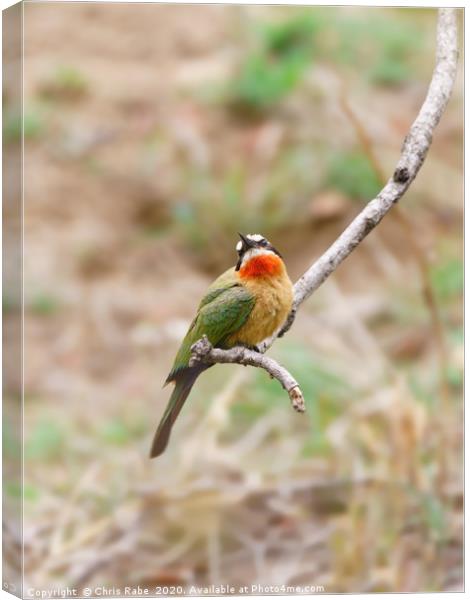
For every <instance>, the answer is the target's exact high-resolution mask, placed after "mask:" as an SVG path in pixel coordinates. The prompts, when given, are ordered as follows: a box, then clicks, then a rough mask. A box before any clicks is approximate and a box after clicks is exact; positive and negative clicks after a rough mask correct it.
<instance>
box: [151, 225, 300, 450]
mask: <svg viewBox="0 0 470 600" xmlns="http://www.w3.org/2000/svg"><path fill="white" fill-rule="evenodd" d="M238 235H239V236H240V240H239V241H238V243H237V245H236V248H235V249H236V252H237V254H238V260H237V263H236V265H235V267H231V268H229V269H228V270H227V271H225V272H224V273H222V275H220V276H219V277H218V278H217V279H216V280H215V281H214V282H213V283H212V284H211V285H210V286H209V288H208V290H207V293H206V294H205V296H204V297H203V298H202V300H201V302H200V303H199V306H198V309H197V313H196V316H195V317H194V319H193V321H192V322H191V325H190V326H189V329H188V332H187V333H186V336H185V337H184V339H183V341H182V343H181V346H180V348H179V350H178V352H177V354H176V357H175V360H174V363H173V366H172V368H171V371H170V373H169V375H168V377H167V379H166V381H165V384H164V385H167V384H169V383H174V384H175V387H174V390H173V392H172V394H171V397H170V399H169V401H168V404H167V407H166V409H165V411H164V413H163V416H162V418H161V420H160V424H159V426H158V429H157V431H156V433H155V436H154V438H153V442H152V446H151V450H150V458H155V457H157V456H159V455H161V454H162V453H163V452H164V451H165V449H166V447H167V445H168V441H169V438H170V433H171V430H172V427H173V424H174V422H175V420H176V418H177V417H178V415H179V413H180V411H181V408H182V407H183V404H184V402H185V401H186V399H187V397H188V395H189V393H190V391H191V388H192V387H193V385H194V383H195V381H196V379H197V378H198V377H199V375H200V374H201V373H202V372H203V371H205V370H206V369H208V368H209V367H210V366H212V365H207V364H206V365H204V364H201V363H200V364H197V365H195V366H189V361H190V358H191V346H192V345H193V344H194V343H196V342H197V341H198V340H199V339H201V338H202V336H203V335H206V336H207V338H208V340H209V342H210V343H211V344H212V346H214V347H216V348H222V349H229V348H233V347H235V346H244V347H247V348H250V349H255V350H257V349H258V348H257V344H259V343H260V342H262V341H263V340H264V339H266V338H267V337H269V336H271V335H272V334H273V333H274V332H275V331H276V330H277V329H278V328H279V327H280V326H281V325H282V324H283V323H284V322H285V320H286V318H287V316H288V315H289V313H290V311H291V308H292V301H293V286H292V282H291V280H290V278H289V275H288V273H287V269H286V265H285V263H284V260H283V258H282V256H281V254H280V253H279V251H278V250H276V248H275V247H274V246H273V245H272V244H271V243H270V242H269V241H268V240H267V239H266V238H265V237H263V236H262V235H260V234H259V233H255V234H247V235H243V234H241V233H239V234H238Z"/></svg>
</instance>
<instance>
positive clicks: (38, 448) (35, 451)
mask: <svg viewBox="0 0 470 600" xmlns="http://www.w3.org/2000/svg"><path fill="white" fill-rule="evenodd" d="M64 443H65V433H64V431H63V428H62V426H60V425H59V424H57V423H56V422H55V421H52V420H50V419H47V420H46V419H43V420H41V421H40V422H39V423H38V424H37V425H36V427H35V428H34V429H33V431H32V432H31V433H30V434H29V436H28V437H27V439H26V443H25V456H26V457H27V458H30V459H37V460H52V459H57V458H58V457H59V456H61V455H62V451H63V448H64Z"/></svg>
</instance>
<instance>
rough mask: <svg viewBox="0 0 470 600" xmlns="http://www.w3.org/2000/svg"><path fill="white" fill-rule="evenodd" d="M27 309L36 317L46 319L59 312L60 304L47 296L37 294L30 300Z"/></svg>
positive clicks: (52, 297)
mask: <svg viewBox="0 0 470 600" xmlns="http://www.w3.org/2000/svg"><path fill="white" fill-rule="evenodd" d="M29 308H30V310H31V312H33V313H35V314H37V315H40V316H43V317H48V316H50V315H53V314H55V313H56V312H57V311H58V310H59V308H60V302H59V300H58V299H57V298H55V297H54V296H51V295H49V294H38V295H37V296H35V297H34V298H33V299H32V301H31V303H30V305H29Z"/></svg>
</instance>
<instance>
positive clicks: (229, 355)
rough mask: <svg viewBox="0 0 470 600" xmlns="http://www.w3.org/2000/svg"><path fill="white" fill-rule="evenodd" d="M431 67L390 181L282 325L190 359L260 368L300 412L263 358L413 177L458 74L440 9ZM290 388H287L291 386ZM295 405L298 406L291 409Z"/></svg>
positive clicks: (198, 347)
mask: <svg viewBox="0 0 470 600" xmlns="http://www.w3.org/2000/svg"><path fill="white" fill-rule="evenodd" d="M436 37H437V39H436V63H435V67H434V73H433V76H432V79H431V83H430V85H429V89H428V93H427V96H426V99H425V101H424V103H423V105H422V107H421V110H420V111H419V114H418V116H417V117H416V119H415V121H414V123H413V124H412V126H411V128H410V131H409V132H408V135H407V136H406V138H405V141H404V143H403V146H402V150H401V154H400V158H399V160H398V163H397V166H396V168H395V171H394V173H393V175H392V177H391V178H390V179H389V180H388V182H387V183H386V185H385V187H384V188H383V189H382V190H381V191H380V192H379V194H378V195H377V196H376V197H375V198H374V199H373V200H371V201H370V202H369V203H368V204H367V205H366V206H365V208H364V209H363V210H362V211H361V212H360V213H359V214H358V215H357V217H356V218H355V219H354V220H353V221H352V223H351V224H350V225H349V226H348V227H347V228H346V229H345V230H344V231H343V233H342V234H341V235H340V236H339V238H338V239H337V240H336V241H335V242H334V243H333V244H332V245H331V246H330V247H329V248H328V250H327V251H326V252H325V253H324V254H323V255H322V256H321V257H320V258H319V259H318V260H317V261H316V262H315V263H313V265H312V266H311V267H310V268H309V269H308V270H307V271H306V272H305V273H304V274H303V275H302V277H301V278H300V279H299V280H298V281H297V282H296V284H295V285H294V302H293V306H292V312H291V314H290V315H289V317H288V319H287V321H286V322H285V323H284V325H283V326H282V327H281V328H280V330H279V331H277V332H276V333H275V334H274V335H273V336H272V337H271V338H269V339H267V340H264V341H263V342H262V343H261V344H260V345H259V352H254V351H252V350H247V349H245V348H238V347H237V348H232V349H230V350H220V349H217V348H212V347H211V346H210V344H209V342H208V341H207V344H209V347H207V344H206V345H205V346H204V343H205V342H204V340H200V341H199V342H197V343H196V344H195V345H194V346H193V359H194V360H195V361H196V362H197V361H202V362H209V363H216V362H219V363H239V364H242V365H251V366H256V367H261V368H263V369H265V370H266V371H268V373H269V374H270V375H271V376H272V377H275V378H276V379H278V381H279V382H280V383H281V385H282V386H283V387H284V388H285V389H286V390H287V391H288V392H289V396H290V397H291V401H292V403H293V406H294V408H296V410H299V408H298V406H301V407H302V411H303V409H304V405H303V397H302V393H301V391H300V388H299V386H298V384H297V382H296V381H295V379H293V378H292V376H291V375H290V374H289V373H288V372H287V371H286V369H284V368H283V367H281V366H280V365H278V364H277V363H276V362H275V361H273V360H272V359H268V358H267V357H265V356H263V355H262V353H264V352H266V350H267V349H268V348H269V347H270V346H271V345H272V344H273V343H274V341H275V340H276V338H278V337H280V336H282V335H284V333H285V332H286V331H288V330H289V329H290V327H291V325H292V323H293V322H294V319H295V315H296V312H297V309H298V308H299V306H300V305H301V304H302V302H304V301H305V300H307V298H309V297H310V296H311V295H312V294H313V292H314V291H315V290H316V289H317V288H319V287H320V285H321V284H322V283H323V282H324V281H325V280H326V279H327V278H328V277H329V276H330V275H331V274H332V273H333V272H334V271H335V270H336V268H337V267H338V266H339V265H340V264H341V263H342V262H343V260H344V259H345V258H347V257H348V256H349V255H350V254H351V252H352V251H353V250H354V249H355V248H356V247H357V246H358V245H359V244H360V243H361V242H362V240H363V239H364V238H365V237H366V236H367V235H368V234H369V233H370V232H371V231H372V230H373V229H374V228H375V227H376V226H377V225H378V224H379V223H380V221H381V220H382V219H383V217H384V216H385V215H386V214H387V213H388V211H389V210H390V209H391V208H392V207H393V206H394V205H395V204H396V203H397V202H398V201H399V200H400V198H401V197H402V196H403V195H404V194H405V192H406V190H407V189H408V188H409V186H410V185H411V183H412V181H413V180H414V179H415V177H416V175H417V174H418V172H419V170H420V168H421V165H422V164H423V162H424V159H425V158H426V155H427V153H428V150H429V147H430V146H431V142H432V136H433V132H434V130H435V128H436V127H437V125H438V123H439V121H440V118H441V116H442V113H443V112H444V110H445V108H446V106H447V103H448V101H449V98H450V96H451V93H452V88H453V85H454V81H455V76H456V72H457V61H458V47H457V16H456V11H455V9H451V8H441V9H439V12H438V23H437V36H436ZM291 385H292V386H293V387H292V388H290V386H291ZM295 389H298V393H299V394H300V398H301V401H300V402H297V401H294V400H293V399H292V396H291V391H289V390H295ZM296 405H298V406H297V407H296Z"/></svg>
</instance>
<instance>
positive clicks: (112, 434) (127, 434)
mask: <svg viewBox="0 0 470 600" xmlns="http://www.w3.org/2000/svg"><path fill="white" fill-rule="evenodd" d="M145 430H146V427H145V423H144V422H143V421H142V420H140V419H137V420H133V421H128V420H122V419H118V418H115V419H112V420H110V421H108V422H107V423H104V425H103V426H102V427H101V428H100V430H99V435H100V437H101V438H102V439H103V440H104V441H105V442H107V443H108V444H112V445H116V446H123V445H125V444H128V443H130V442H131V441H133V440H135V439H138V438H139V437H140V436H141V435H142V434H143V433H144V432H145Z"/></svg>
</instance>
